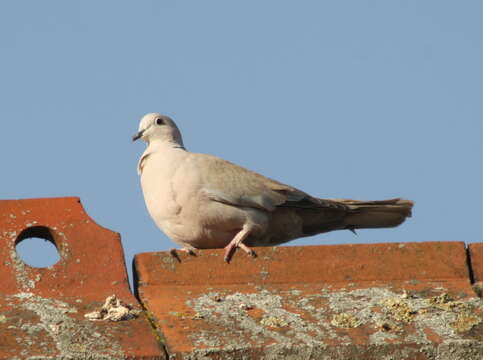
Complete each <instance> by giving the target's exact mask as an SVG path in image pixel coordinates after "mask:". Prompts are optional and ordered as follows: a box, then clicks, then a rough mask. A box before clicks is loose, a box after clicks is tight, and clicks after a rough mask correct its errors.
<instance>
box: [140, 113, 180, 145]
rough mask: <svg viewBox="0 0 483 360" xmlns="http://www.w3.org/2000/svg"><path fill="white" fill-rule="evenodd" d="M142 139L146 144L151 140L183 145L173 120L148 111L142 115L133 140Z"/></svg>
mask: <svg viewBox="0 0 483 360" xmlns="http://www.w3.org/2000/svg"><path fill="white" fill-rule="evenodd" d="M138 139H142V140H144V141H146V142H147V143H148V144H149V143H150V142H153V141H162V142H169V143H173V144H176V145H180V146H181V147H183V139H182V138H181V133H180V131H179V129H178V127H177V126H176V124H175V122H174V121H173V120H172V119H171V118H170V117H169V116H166V115H162V114H159V113H149V114H146V115H144V116H143V118H142V119H141V121H140V123H139V130H138V132H137V133H136V134H135V135H134V136H133V137H132V140H133V141H136V140H138Z"/></svg>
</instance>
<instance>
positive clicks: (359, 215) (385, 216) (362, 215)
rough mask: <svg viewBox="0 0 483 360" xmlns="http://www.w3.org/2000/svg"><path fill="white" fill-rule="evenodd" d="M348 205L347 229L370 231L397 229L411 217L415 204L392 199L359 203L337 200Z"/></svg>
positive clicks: (345, 221)
mask: <svg viewBox="0 0 483 360" xmlns="http://www.w3.org/2000/svg"><path fill="white" fill-rule="evenodd" d="M335 201H337V202H339V203H342V204H344V205H346V206H347V207H348V208H349V212H348V214H347V216H346V217H345V219H344V223H345V225H346V228H347V229H370V228H384V227H395V226H398V225H400V224H402V223H403V222H404V220H406V218H407V217H411V209H412V207H413V205H414V203H413V202H412V201H410V200H403V199H390V200H376V201H358V200H348V199H337V200H335Z"/></svg>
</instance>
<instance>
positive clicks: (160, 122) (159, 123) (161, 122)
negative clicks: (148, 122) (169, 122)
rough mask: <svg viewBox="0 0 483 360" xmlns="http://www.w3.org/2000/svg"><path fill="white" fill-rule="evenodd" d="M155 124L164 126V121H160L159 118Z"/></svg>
mask: <svg viewBox="0 0 483 360" xmlns="http://www.w3.org/2000/svg"><path fill="white" fill-rule="evenodd" d="M156 124H158V125H163V124H164V120H163V119H161V118H159V119H157V120H156Z"/></svg>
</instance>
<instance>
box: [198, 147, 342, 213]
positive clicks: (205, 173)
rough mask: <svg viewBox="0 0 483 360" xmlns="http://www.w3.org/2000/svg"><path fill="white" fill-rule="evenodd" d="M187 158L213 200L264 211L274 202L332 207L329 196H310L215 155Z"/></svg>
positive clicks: (294, 205)
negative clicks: (326, 197)
mask: <svg viewBox="0 0 483 360" xmlns="http://www.w3.org/2000/svg"><path fill="white" fill-rule="evenodd" d="M191 161H192V162H193V165H194V167H195V169H196V172H197V173H198V174H199V176H200V181H201V190H202V192H203V193H204V194H205V195H207V196H208V198H209V199H211V200H213V201H218V202H222V203H226V204H230V205H234V206H238V207H253V208H259V209H263V210H266V211H273V210H274V209H275V208H276V207H278V206H284V207H285V206H286V207H312V208H315V207H332V206H331V203H332V202H331V201H330V200H321V199H316V198H313V197H311V196H310V195H308V194H306V193H304V192H303V191H301V190H298V189H296V188H294V187H292V186H289V185H285V184H282V183H280V182H278V181H275V180H273V179H270V178H267V177H265V176H263V175H260V174H258V173H256V172H253V171H250V170H248V169H245V168H243V167H241V166H238V165H235V164H233V163H231V162H229V161H226V160H223V159H221V158H218V157H216V156H211V155H206V154H193V158H192V159H191Z"/></svg>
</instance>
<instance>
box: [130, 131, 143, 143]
mask: <svg viewBox="0 0 483 360" xmlns="http://www.w3.org/2000/svg"><path fill="white" fill-rule="evenodd" d="M143 134H144V130H140V131H138V132H137V133H136V134H134V136H133V137H132V141H136V140H137V139H140V138H142V137H143Z"/></svg>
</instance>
